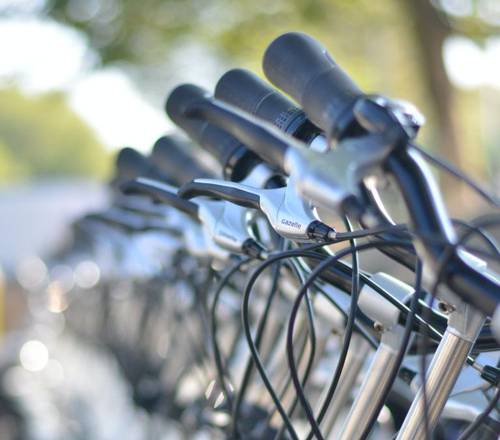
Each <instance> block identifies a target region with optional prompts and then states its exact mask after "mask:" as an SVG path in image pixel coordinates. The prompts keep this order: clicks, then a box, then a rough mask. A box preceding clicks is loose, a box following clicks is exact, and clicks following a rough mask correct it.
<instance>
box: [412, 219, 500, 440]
mask: <svg viewBox="0 0 500 440" xmlns="http://www.w3.org/2000/svg"><path fill="white" fill-rule="evenodd" d="M491 220H492V219H491V217H489V216H488V217H486V218H484V219H477V220H476V221H473V222H475V223H476V224H475V227H476V228H477V227H479V226H480V225H481V223H487V224H491ZM476 228H474V229H472V228H471V229H468V230H467V231H465V232H464V233H463V234H462V235H461V236H460V237H459V239H458V240H457V242H456V243H454V244H451V245H449V246H448V247H447V248H446V249H445V251H444V252H443V255H441V258H440V261H439V262H438V267H437V270H436V279H435V281H434V284H433V285H432V288H431V292H430V295H431V297H430V302H429V308H428V309H425V310H424V314H429V313H430V310H431V308H432V305H433V303H434V300H435V297H436V294H437V290H438V287H439V285H440V284H441V283H442V281H443V277H444V275H445V269H446V266H447V264H448V262H449V261H450V260H451V258H452V257H453V256H454V255H455V252H456V250H457V248H458V247H459V246H461V245H462V244H463V243H465V241H466V240H468V239H469V237H471V236H472V235H473V234H474V233H476V230H477V229H476ZM428 342H429V341H428V333H427V331H426V328H424V329H423V332H422V337H421V339H420V347H421V352H422V355H421V359H420V361H421V362H420V370H421V371H420V374H421V378H422V387H421V389H422V399H423V407H424V423H425V433H426V438H430V434H431V433H430V429H429V428H430V427H429V402H428V400H427V390H426V375H427V366H426V363H427V362H426V355H425V353H426V351H427V346H428Z"/></svg>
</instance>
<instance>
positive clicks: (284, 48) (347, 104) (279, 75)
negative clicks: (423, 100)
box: [263, 32, 363, 138]
mask: <svg viewBox="0 0 500 440" xmlns="http://www.w3.org/2000/svg"><path fill="white" fill-rule="evenodd" d="M263 68H264V73H265V75H266V77H267V78H268V79H269V81H271V83H273V84H274V85H275V86H276V87H278V88H280V89H281V90H283V91H285V92H286V93H288V94H289V95H291V96H292V97H293V98H294V99H295V100H296V101H297V102H298V103H300V105H301V106H302V108H303V109H304V111H305V113H306V114H307V116H308V117H309V119H310V120H311V121H312V122H313V123H314V124H316V125H317V126H318V127H320V128H321V129H322V130H324V131H325V133H326V134H327V135H328V136H330V137H334V138H337V137H338V136H339V134H340V133H341V132H344V131H345V130H347V129H348V128H349V125H350V123H351V117H350V116H351V115H350V113H351V110H352V107H353V106H354V103H355V102H356V99H357V98H359V97H360V96H362V95H363V93H362V92H361V90H360V89H359V88H358V86H357V85H356V84H355V83H354V82H353V81H352V80H351V78H349V76H348V75H347V74H346V73H345V72H344V71H343V70H342V69H341V68H340V67H339V66H338V65H337V64H336V63H335V61H334V60H333V59H332V57H331V56H330V55H329V54H328V52H327V51H326V49H325V48H324V47H323V46H322V45H321V44H320V43H319V42H318V41H316V40H315V39H313V38H312V37H310V36H308V35H306V34H302V33H298V32H290V33H286V34H283V35H281V36H280V37H278V38H277V39H275V40H274V41H273V42H272V43H271V44H270V45H269V47H268V48H267V50H266V52H265V54H264V60H263Z"/></svg>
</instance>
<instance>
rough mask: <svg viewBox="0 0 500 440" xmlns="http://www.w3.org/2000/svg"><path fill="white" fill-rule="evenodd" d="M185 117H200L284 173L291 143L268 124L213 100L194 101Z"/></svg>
mask: <svg viewBox="0 0 500 440" xmlns="http://www.w3.org/2000/svg"><path fill="white" fill-rule="evenodd" d="M185 114H186V116H188V117H190V118H203V119H205V120H207V121H209V122H211V123H213V124H214V125H217V126H218V127H221V128H223V129H224V130H226V131H227V132H228V133H230V134H231V135H233V136H234V137H236V138H237V139H239V140H240V141H241V142H242V143H244V144H245V145H247V146H248V148H250V149H251V150H252V151H254V152H255V153H256V154H258V155H259V156H261V157H262V158H263V159H264V160H266V161H267V162H268V163H270V164H271V165H274V166H276V167H277V168H278V169H280V170H282V171H284V170H285V169H284V164H285V154H286V151H287V150H288V148H289V146H290V144H293V143H295V142H297V141H295V140H294V139H293V138H290V137H288V136H287V135H286V134H283V133H281V132H280V131H278V129H277V128H276V127H273V126H272V125H270V124H268V123H265V122H261V121H258V120H257V119H255V118H254V117H253V116H251V115H249V114H245V113H244V112H242V111H240V110H238V109H236V108H234V107H232V106H230V105H227V104H224V103H221V102H220V101H217V100H215V99H210V98H205V99H203V100H198V101H194V102H192V103H191V105H190V106H189V107H187V109H186V113H185Z"/></svg>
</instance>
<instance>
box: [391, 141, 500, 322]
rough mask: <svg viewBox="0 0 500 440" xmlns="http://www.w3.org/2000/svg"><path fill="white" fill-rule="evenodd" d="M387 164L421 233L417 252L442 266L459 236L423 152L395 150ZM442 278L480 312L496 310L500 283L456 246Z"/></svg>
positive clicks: (499, 296) (434, 264)
mask: <svg viewBox="0 0 500 440" xmlns="http://www.w3.org/2000/svg"><path fill="white" fill-rule="evenodd" d="M385 168H386V170H387V171H388V172H389V173H391V174H392V175H393V176H394V178H395V179H396V181H397V183H398V186H399V187H400V189H401V192H402V195H403V198H404V200H405V202H406V205H407V207H408V210H409V212H410V217H411V221H412V224H413V227H414V228H415V230H416V232H417V236H418V238H417V243H416V246H417V252H419V253H420V254H421V255H422V256H423V258H424V262H425V263H427V265H428V267H429V268H436V267H439V266H440V263H441V261H440V259H441V258H442V257H443V255H445V254H446V251H447V250H448V249H449V248H450V247H451V246H453V245H454V244H455V243H456V242H457V237H456V235H455V232H454V230H453V227H452V224H451V222H450V219H449V217H448V215H447V213H446V209H445V207H444V203H443V201H442V198H441V195H440V193H439V191H438V190H437V188H436V187H435V184H434V179H433V177H432V175H431V173H430V171H429V170H428V168H427V166H426V165H425V163H424V160H423V159H422V157H421V156H420V153H418V152H417V151H416V150H413V149H411V146H409V147H408V148H406V149H399V150H397V151H395V152H394V154H393V155H391V156H390V157H389V158H388V159H387V161H386V164H385ZM426 237H427V238H426ZM428 237H438V238H441V240H439V241H438V240H433V239H432V238H431V239H429V238H428ZM442 280H443V282H444V283H445V284H446V285H447V286H448V287H449V288H450V289H451V290H452V291H453V292H455V293H456V294H457V295H459V296H460V297H461V298H462V299H463V300H464V301H466V302H468V303H470V304H471V305H472V306H474V307H475V308H477V309H478V310H480V311H481V312H483V313H485V314H486V315H488V316H492V315H493V314H494V313H495V310H496V308H497V306H498V304H499V302H500V283H499V282H498V280H496V279H493V277H489V276H487V275H485V274H483V273H480V272H478V271H477V270H476V269H475V268H473V267H472V266H470V265H469V264H468V263H467V262H466V261H465V260H464V259H463V258H462V257H461V256H460V255H459V254H458V253H457V250H456V249H455V250H454V251H453V254H452V256H451V258H450V260H449V262H448V263H447V264H446V266H445V268H444V273H443V276H442Z"/></svg>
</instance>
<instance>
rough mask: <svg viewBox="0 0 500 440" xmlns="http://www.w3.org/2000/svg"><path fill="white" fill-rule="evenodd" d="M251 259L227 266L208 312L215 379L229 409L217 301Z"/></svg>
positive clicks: (226, 373) (230, 399)
mask: <svg viewBox="0 0 500 440" xmlns="http://www.w3.org/2000/svg"><path fill="white" fill-rule="evenodd" d="M251 260H252V257H248V258H243V259H241V260H240V261H238V262H236V263H235V264H234V265H233V266H232V267H231V268H229V270H228V271H227V272H226V273H225V275H223V277H222V278H221V279H220V280H219V283H218V285H217V288H216V289H215V292H214V297H213V302H212V307H211V313H210V318H211V332H210V336H211V342H212V350H213V355H214V361H215V368H216V372H217V379H218V381H219V385H220V387H221V390H222V392H223V394H224V396H225V398H226V402H227V404H228V407H229V409H230V410H231V408H232V396H231V394H230V393H229V390H228V389H227V385H226V380H225V378H226V377H229V374H228V372H227V370H226V366H225V361H223V359H222V355H221V352H220V348H219V343H218V342H217V305H218V303H219V298H220V294H221V292H222V290H223V289H224V287H225V286H226V285H227V283H228V282H229V279H230V278H231V277H232V276H233V275H234V274H235V273H236V272H238V271H239V270H240V268H241V267H242V266H244V265H245V264H247V263H249V262H250V261H251Z"/></svg>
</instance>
